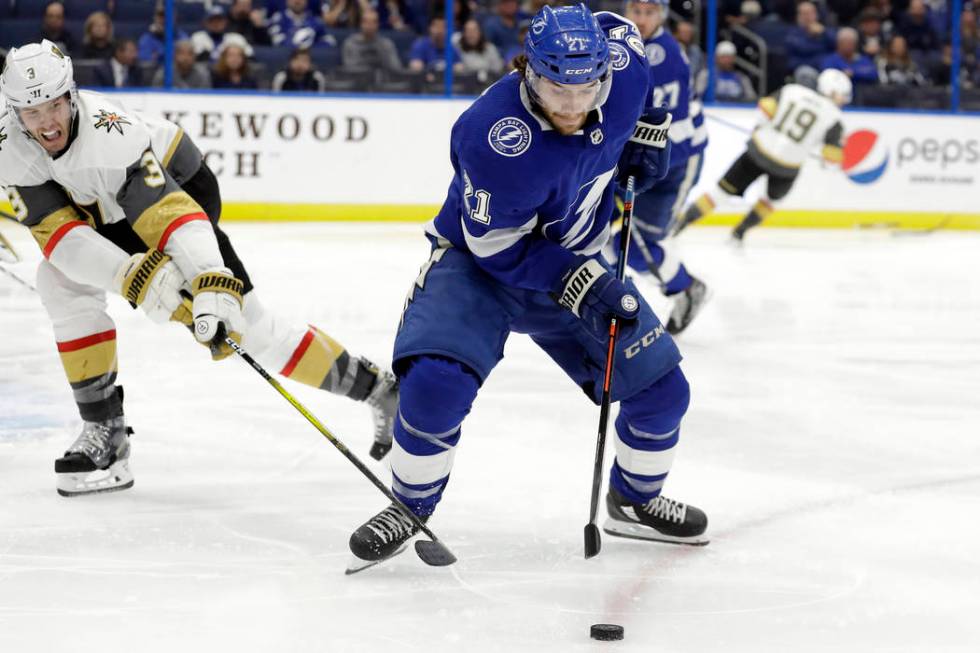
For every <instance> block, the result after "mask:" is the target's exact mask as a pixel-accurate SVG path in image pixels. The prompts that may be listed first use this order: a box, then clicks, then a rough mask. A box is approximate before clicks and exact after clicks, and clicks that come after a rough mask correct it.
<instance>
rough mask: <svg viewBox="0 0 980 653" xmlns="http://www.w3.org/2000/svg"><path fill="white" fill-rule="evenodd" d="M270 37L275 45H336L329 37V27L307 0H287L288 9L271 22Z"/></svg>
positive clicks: (304, 46) (274, 17) (302, 46)
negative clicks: (314, 11)
mask: <svg viewBox="0 0 980 653" xmlns="http://www.w3.org/2000/svg"><path fill="white" fill-rule="evenodd" d="M269 37H270V38H271V39H272V44H273V45H284V46H288V47H293V48H311V47H315V46H318V45H336V40H335V39H333V37H332V36H329V37H328V35H327V26H326V25H325V24H324V22H323V21H322V20H320V17H319V16H317V15H316V14H315V13H313V11H312V10H311V9H310V8H309V6H308V5H307V0H286V8H285V9H284V10H283V11H280V12H278V13H276V14H275V15H273V16H272V19H271V20H270V21H269Z"/></svg>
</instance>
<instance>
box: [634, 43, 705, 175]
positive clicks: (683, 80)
mask: <svg viewBox="0 0 980 653" xmlns="http://www.w3.org/2000/svg"><path fill="white" fill-rule="evenodd" d="M643 46H644V50H645V51H646V57H647V61H648V62H649V64H650V70H649V74H650V97H649V99H648V100H647V106H649V107H659V106H663V105H665V104H666V105H667V109H668V111H670V115H671V118H672V120H671V123H670V132H669V135H670V167H671V168H675V167H677V166H682V165H687V160H688V159H689V158H690V157H691V155H692V154H693V152H692V147H693V145H692V141H693V140H694V136H695V125H694V116H692V114H691V100H692V92H693V91H692V88H693V87H692V84H691V66H690V65H689V64H688V62H687V57H686V56H685V55H684V53H683V51H682V50H681V46H680V44H679V43H678V42H677V40H676V39H674V37H673V36H672V35H671V33H670V32H668V31H667V30H665V29H664V28H662V27H661V28H660V29H658V30H657V31H656V32H654V34H653V36H651V37H650V38H649V39H647V40H646V41H644V43H643ZM705 136H706V134H705ZM701 149H704V148H703V147H702V148H701Z"/></svg>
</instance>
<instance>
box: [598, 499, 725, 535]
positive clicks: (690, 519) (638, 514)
mask: <svg viewBox="0 0 980 653" xmlns="http://www.w3.org/2000/svg"><path fill="white" fill-rule="evenodd" d="M606 509H607V510H608V511H609V518H608V519H607V520H606V523H604V524H603V525H602V530H603V531H605V532H606V533H608V534H610V535H615V536H617V537H628V538H631V539H634V540H651V541H653V542H670V543H672V544H693V545H696V546H700V545H704V544H707V543H708V542H709V541H710V540H709V538H708V536H707V535H706V534H705V531H706V530H707V529H708V517H707V515H705V514H704V512H703V511H701V510H699V509H698V508H695V507H694V506H689V505H687V504H684V503H681V502H680V501H674V500H673V499H668V498H667V497H662V496H658V497H656V498H653V499H650V500H649V501H647V502H646V503H633V502H632V501H630V500H629V499H626V498H625V497H623V496H621V495H620V494H619V493H618V492H617V491H616V490H614V489H613V488H611V487H610V488H609V493H608V494H607V495H606Z"/></svg>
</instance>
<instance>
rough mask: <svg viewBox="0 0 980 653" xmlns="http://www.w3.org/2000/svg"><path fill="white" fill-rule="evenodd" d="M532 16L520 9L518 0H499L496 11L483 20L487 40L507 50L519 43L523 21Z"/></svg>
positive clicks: (504, 50) (502, 50)
mask: <svg viewBox="0 0 980 653" xmlns="http://www.w3.org/2000/svg"><path fill="white" fill-rule="evenodd" d="M530 18H531V17H530V16H528V15H527V14H525V13H524V12H523V11H520V9H519V8H518V6H517V0H497V6H496V8H495V9H494V13H493V14H491V15H490V16H487V18H486V19H484V21H483V32H484V34H486V36H487V40H489V41H490V42H491V43H493V44H494V45H495V46H497V50H499V51H500V52H506V51H508V50H510V49H511V48H512V47H514V46H515V45H517V44H518V33H519V32H520V31H521V21H524V20H529V19H530Z"/></svg>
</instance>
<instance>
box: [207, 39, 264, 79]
mask: <svg viewBox="0 0 980 653" xmlns="http://www.w3.org/2000/svg"><path fill="white" fill-rule="evenodd" d="M211 86H212V87H213V88H234V89H249V88H258V87H259V84H258V82H257V81H256V80H255V77H253V76H252V72H251V70H250V69H249V65H248V57H247V56H245V48H243V47H242V46H241V45H239V44H237V43H233V42H225V43H222V44H221V45H220V46H218V61H217V62H216V63H215V64H214V69H213V70H212V71H211Z"/></svg>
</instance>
